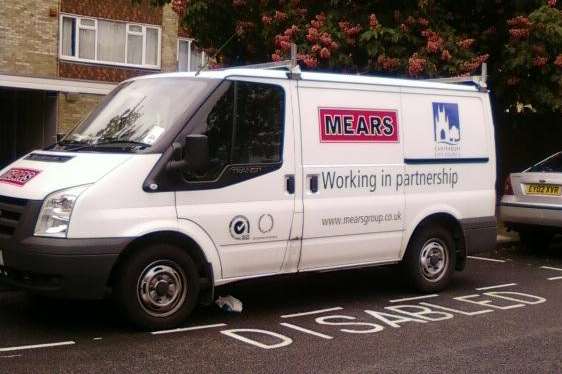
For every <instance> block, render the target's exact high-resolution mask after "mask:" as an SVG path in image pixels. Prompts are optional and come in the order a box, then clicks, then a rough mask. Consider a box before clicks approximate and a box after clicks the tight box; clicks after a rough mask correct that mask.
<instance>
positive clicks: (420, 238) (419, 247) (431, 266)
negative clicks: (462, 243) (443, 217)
mask: <svg viewBox="0 0 562 374" xmlns="http://www.w3.org/2000/svg"><path fill="white" fill-rule="evenodd" d="M454 254H455V250H454V241H453V237H452V235H451V233H450V231H449V230H447V229H446V228H445V227H443V226H441V225H437V224H429V225H425V226H422V227H420V228H418V229H417V230H416V232H415V233H414V236H413V237H412V239H411V240H410V243H409V244H408V248H407V250H406V255H405V258H404V265H405V270H406V273H407V276H408V277H409V279H410V280H411V282H412V284H413V285H414V287H415V288H416V289H418V290H419V291H422V292H436V291H440V290H442V289H444V288H445V287H446V286H447V284H448V283H449V281H450V279H451V276H452V274H453V271H454V269H455V255H454Z"/></svg>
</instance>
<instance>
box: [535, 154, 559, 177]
mask: <svg viewBox="0 0 562 374" xmlns="http://www.w3.org/2000/svg"><path fill="white" fill-rule="evenodd" d="M527 172H530V173H562V152H559V153H557V154H555V155H553V156H551V157H549V158H547V159H546V160H544V161H541V162H539V163H538V164H536V165H534V166H531V167H530V168H529V169H527Z"/></svg>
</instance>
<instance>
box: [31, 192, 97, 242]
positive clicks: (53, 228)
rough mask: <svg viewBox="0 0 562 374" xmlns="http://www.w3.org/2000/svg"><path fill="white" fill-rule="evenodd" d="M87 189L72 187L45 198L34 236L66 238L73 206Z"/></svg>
mask: <svg viewBox="0 0 562 374" xmlns="http://www.w3.org/2000/svg"><path fill="white" fill-rule="evenodd" d="M88 187H90V185H84V186H78V187H72V188H68V189H66V190H60V191H57V192H53V193H52V194H50V195H49V196H47V197H46V198H45V201H44V202H43V206H42V207H41V212H40V213H39V218H38V219H37V224H36V225H35V233H34V234H35V236H48V237H53V238H66V235H67V232H68V225H69V224H70V216H71V215H72V210H73V209H74V204H75V203H76V200H77V199H78V196H80V194H81V193H82V192H84V191H85V190H86V189H87V188H88Z"/></svg>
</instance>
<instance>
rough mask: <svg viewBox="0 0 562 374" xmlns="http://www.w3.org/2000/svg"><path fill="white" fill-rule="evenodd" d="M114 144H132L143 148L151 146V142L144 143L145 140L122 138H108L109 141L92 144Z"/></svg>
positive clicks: (94, 145)
mask: <svg viewBox="0 0 562 374" xmlns="http://www.w3.org/2000/svg"><path fill="white" fill-rule="evenodd" d="M112 144H131V145H134V146H138V147H143V148H148V147H150V146H151V144H148V143H143V142H137V141H135V140H120V139H114V140H107V141H104V142H100V143H94V144H91V146H93V147H96V146H101V145H112Z"/></svg>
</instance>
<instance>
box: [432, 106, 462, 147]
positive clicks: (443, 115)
mask: <svg viewBox="0 0 562 374" xmlns="http://www.w3.org/2000/svg"><path fill="white" fill-rule="evenodd" d="M433 128H434V136H435V142H436V143H441V144H449V145H457V144H459V143H460V141H461V124H460V120H459V105H458V104H452V103H433Z"/></svg>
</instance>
